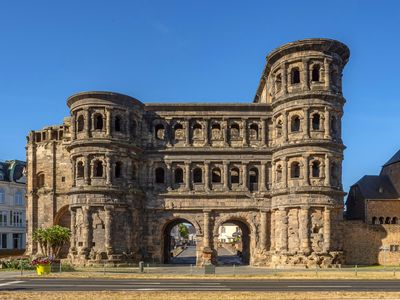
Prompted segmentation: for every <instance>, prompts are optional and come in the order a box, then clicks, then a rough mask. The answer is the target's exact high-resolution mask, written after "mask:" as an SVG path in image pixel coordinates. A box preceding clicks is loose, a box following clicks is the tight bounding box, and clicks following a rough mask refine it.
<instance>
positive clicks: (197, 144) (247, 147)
mask: <svg viewBox="0 0 400 300" xmlns="http://www.w3.org/2000/svg"><path fill="white" fill-rule="evenodd" d="M348 59H349V49H348V48H347V47H346V46H345V45H344V44H342V43H340V42H338V41H334V40H329V39H306V40H301V41H297V42H293V43H289V44H286V45H284V46H282V47H280V48H277V49H275V50H273V51H272V52H271V53H270V54H269V55H268V56H267V59H266V65H265V67H264V69H263V71H262V75H261V79H260V82H259V86H258V89H257V91H256V95H255V97H254V101H253V102H250V101H249V103H245V104H241V103H240V104H239V103H194V104H192V103H187V104H184V103H183V104H181V103H179V104H174V103H171V104H170V103H160V104H145V103H142V102H141V101H139V100H137V99H135V98H132V97H129V96H126V95H121V94H118V93H113V92H96V91H93V92H83V93H79V94H76V95H73V96H71V97H70V98H68V100H67V105H68V107H69V109H70V116H68V117H66V118H64V121H63V123H62V125H57V126H49V127H46V128H44V129H43V130H38V131H32V132H30V134H29V136H28V143H27V174H28V181H27V202H28V204H27V205H28V207H27V219H28V234H27V249H28V250H27V252H28V253H30V254H31V253H36V252H38V251H39V249H38V245H37V244H36V243H35V242H33V241H32V233H33V231H34V230H35V229H37V228H40V227H47V226H51V225H53V224H60V225H63V226H66V227H70V228H71V232H72V237H71V241H70V244H69V245H68V247H66V248H65V249H64V253H63V255H64V257H67V258H68V259H70V260H71V261H72V262H73V263H74V264H80V265H91V264H96V263H99V262H107V263H110V264H120V263H124V262H138V261H141V260H144V261H152V262H160V263H167V262H168V261H169V249H168V248H169V247H168V245H169V239H170V236H169V230H170V229H171V227H172V226H173V225H175V224H177V223H179V222H182V221H184V222H187V223H190V224H192V225H193V226H194V228H195V229H196V239H197V250H196V252H197V255H196V259H197V265H204V264H210V263H215V262H216V261H215V257H216V250H215V245H216V243H217V241H218V228H219V226H220V225H222V224H224V223H227V222H229V223H233V224H236V225H237V226H238V227H240V229H241V231H242V233H243V236H242V242H243V257H244V261H246V262H248V263H249V264H250V265H264V266H277V267H281V266H288V265H289V266H293V265H302V266H308V267H310V266H315V265H319V266H321V267H330V266H333V265H336V264H340V263H343V261H344V255H343V240H344V238H343V232H344V230H343V226H344V225H343V224H344V222H343V197H344V195H345V194H344V192H343V190H342V183H341V177H342V167H341V166H342V160H343V149H344V146H343V144H342V139H341V119H342V115H343V105H344V103H345V99H344V98H343V95H342V83H341V80H342V71H343V68H344V66H345V65H346V63H347V61H348Z"/></svg>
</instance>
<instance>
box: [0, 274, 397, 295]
mask: <svg viewBox="0 0 400 300" xmlns="http://www.w3.org/2000/svg"><path fill="white" fill-rule="evenodd" d="M0 291H302V292H305V291H400V284H399V281H398V280H253V279H251V280H232V279H229V280H223V279H218V278H214V279H207V280H200V279H193V280H190V279H134V280H131V279H125V280H122V279H87V278H85V279H83V278H78V279H61V278H60V279H56V278H54V279H37V278H18V277H16V278H8V279H3V280H1V281H0Z"/></svg>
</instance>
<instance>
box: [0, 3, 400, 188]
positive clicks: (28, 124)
mask: <svg viewBox="0 0 400 300" xmlns="http://www.w3.org/2000/svg"><path fill="white" fill-rule="evenodd" d="M399 30H400V1H395V0H393V1H367V0H363V1H355V0H353V1H352V0H346V1H322V0H319V1H307V0H304V1H288V0H286V1H254V0H253V1H236V0H226V1H225V0H219V1H211V0H210V1H205V0H202V1H190V0H186V1H184V0H181V1H174V0H169V1H165V0H164V1H150V0H149V1H118V0H115V1H101V0H96V1H90V0H86V1H73V0H69V1H40V0H36V1H28V0H27V1H18V0H14V1H1V4H0V38H1V43H0V101H1V121H2V126H0V141H1V142H0V159H2V160H5V159H14V158H16V159H25V149H24V146H25V136H26V135H27V133H28V132H29V130H31V129H40V128H42V127H44V126H46V125H53V124H60V123H62V120H63V117H65V116H67V115H68V109H67V106H66V98H67V97H68V96H70V95H71V94H73V93H76V92H80V91H84V90H111V91H117V92H121V93H125V94H128V95H130V96H133V97H136V98H138V99H140V100H142V101H143V102H251V101H252V99H253V96H254V94H255V90H256V88H257V84H258V81H259V77H260V74H261V71H262V68H263V66H264V63H265V56H266V55H267V53H268V52H269V51H271V50H272V49H274V48H276V47H278V46H280V45H282V44H284V43H287V42H290V41H294V40H298V39H303V38H309V37H327V38H333V39H338V40H340V41H342V42H344V43H346V44H347V45H348V46H349V47H350V50H351V58H350V62H349V63H348V65H347V67H346V69H345V72H344V77H343V85H344V95H345V97H346V99H347V103H346V105H345V115H344V119H343V139H344V143H345V144H346V146H347V149H346V151H345V160H344V165H343V168H344V169H343V180H344V189H345V191H348V187H349V185H351V184H352V183H354V182H355V181H357V180H358V179H359V178H360V177H361V176H362V175H364V174H376V173H378V172H379V171H380V167H381V165H382V164H383V163H384V162H385V161H386V160H388V159H389V158H390V157H391V156H392V155H393V154H394V153H395V152H396V151H397V150H398V149H399V148H400V143H399V136H400V135H399V124H398V123H399V114H398V112H399V111H400V97H399V95H398V88H399V86H400V60H399V59H397V57H396V56H398V54H399V49H400V34H399Z"/></svg>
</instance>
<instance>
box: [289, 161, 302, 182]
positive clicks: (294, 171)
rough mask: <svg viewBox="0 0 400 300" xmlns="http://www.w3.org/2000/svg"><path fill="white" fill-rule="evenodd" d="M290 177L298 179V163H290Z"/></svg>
mask: <svg viewBox="0 0 400 300" xmlns="http://www.w3.org/2000/svg"><path fill="white" fill-rule="evenodd" d="M290 177H291V178H300V163H298V162H297V161H294V162H292V164H291V166H290Z"/></svg>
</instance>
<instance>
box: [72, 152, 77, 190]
mask: <svg viewBox="0 0 400 300" xmlns="http://www.w3.org/2000/svg"><path fill="white" fill-rule="evenodd" d="M71 164H72V186H73V187H74V186H76V175H77V172H78V171H77V168H78V164H77V163H76V157H75V156H73V157H71Z"/></svg>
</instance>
